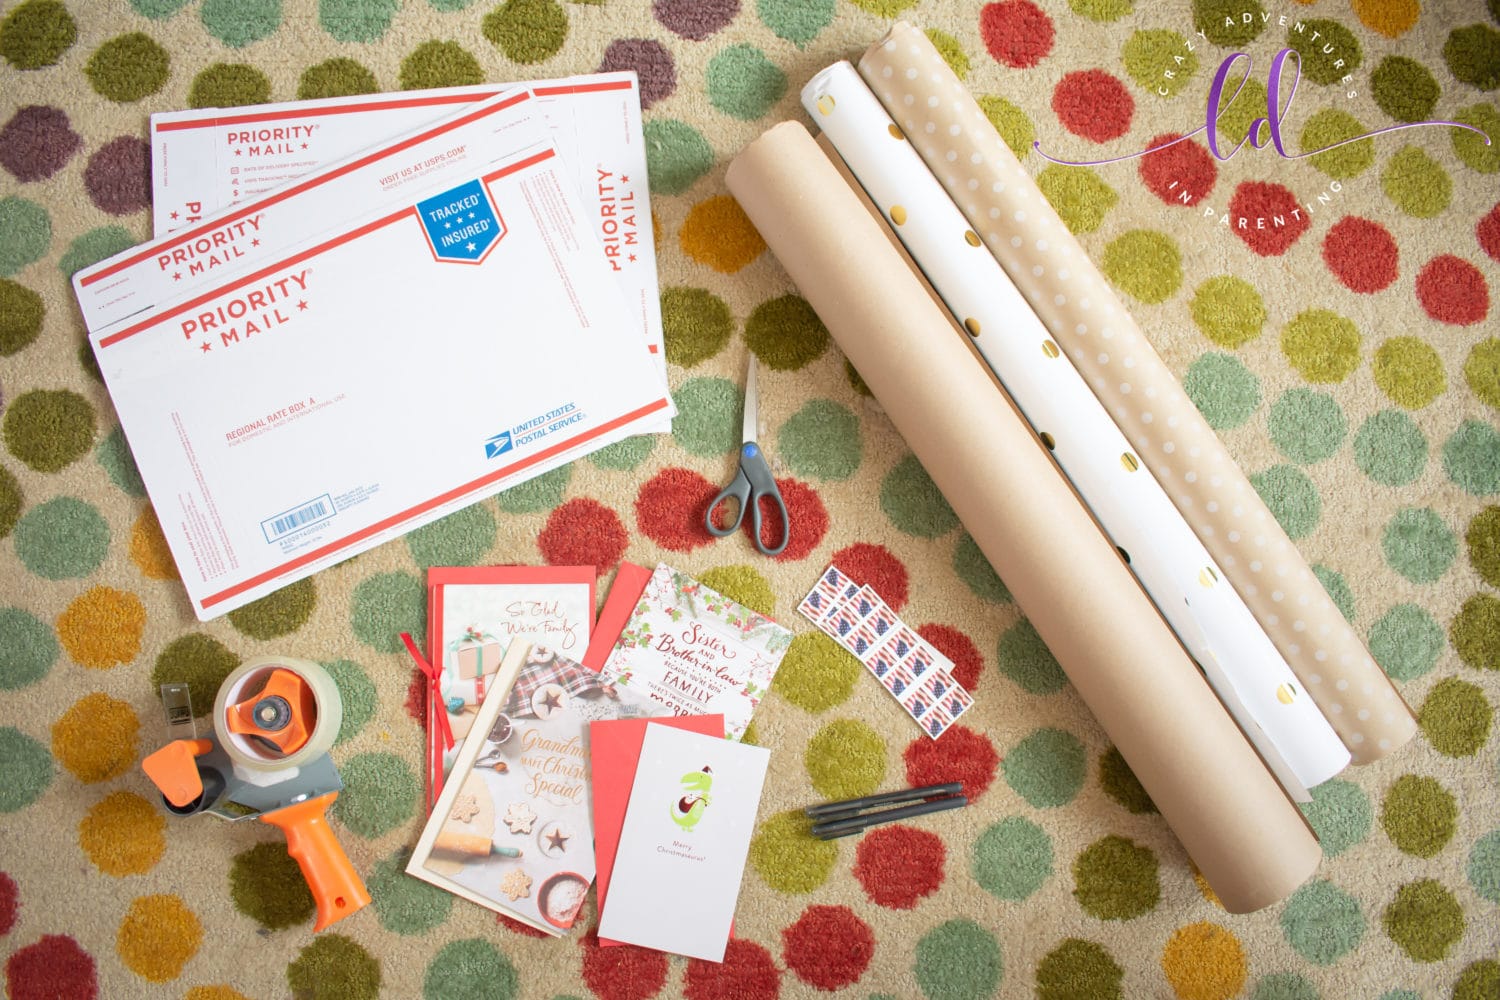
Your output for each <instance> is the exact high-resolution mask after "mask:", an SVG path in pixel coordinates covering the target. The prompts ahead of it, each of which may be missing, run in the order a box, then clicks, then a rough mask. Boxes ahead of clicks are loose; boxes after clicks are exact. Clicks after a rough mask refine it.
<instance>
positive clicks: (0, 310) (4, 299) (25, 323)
mask: <svg viewBox="0 0 1500 1000" xmlns="http://www.w3.org/2000/svg"><path fill="white" fill-rule="evenodd" d="M46 315H47V307H46V306H45V305H43V303H42V297H41V296H40V295H38V294H37V293H36V292H33V291H32V290H31V289H29V288H27V287H26V286H25V285H22V284H18V283H16V282H14V281H11V280H10V279H9V278H0V356H4V357H9V356H10V355H12V354H14V353H16V352H17V351H19V350H21V348H23V347H26V346H27V345H29V344H30V343H31V342H32V341H34V340H36V338H37V337H38V336H39V335H40V334H41V332H42V319H43V318H44V317H45V316H46Z"/></svg>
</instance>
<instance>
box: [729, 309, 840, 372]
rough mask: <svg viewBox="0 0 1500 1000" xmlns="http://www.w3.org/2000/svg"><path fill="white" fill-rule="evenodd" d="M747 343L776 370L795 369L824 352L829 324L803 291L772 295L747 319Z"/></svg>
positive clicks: (764, 361)
mask: <svg viewBox="0 0 1500 1000" xmlns="http://www.w3.org/2000/svg"><path fill="white" fill-rule="evenodd" d="M745 343H746V344H747V345H748V346H749V347H750V350H751V352H752V353H754V354H755V356H756V358H757V359H759V360H760V362H761V363H762V364H764V365H766V366H767V367H769V368H773V369H775V370H776V371H795V370H797V369H799V368H802V367H804V366H805V365H807V364H808V363H809V362H812V361H815V360H817V359H818V358H820V357H822V356H823V352H824V351H825V350H827V349H828V328H827V327H825V326H824V325H823V321H822V320H820V319H818V314H817V313H815V312H813V309H812V306H810V305H808V304H807V300H806V299H804V298H802V297H801V296H800V295H783V296H782V297H781V298H777V299H768V300H767V301H765V302H762V303H761V304H760V305H758V306H756V307H755V310H754V311H753V312H752V313H751V314H750V318H749V319H747V320H746V321H745Z"/></svg>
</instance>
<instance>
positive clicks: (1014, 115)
mask: <svg viewBox="0 0 1500 1000" xmlns="http://www.w3.org/2000/svg"><path fill="white" fill-rule="evenodd" d="M975 100H976V101H977V102H978V103H979V110H980V111H983V112H984V116H985V117H986V118H988V119H989V122H990V124H991V125H993V126H994V127H995V131H996V132H999V133H1000V138H1002V139H1004V140H1005V144H1006V145H1007V146H1009V147H1010V151H1011V152H1012V153H1015V154H1016V159H1018V160H1024V159H1026V154H1027V153H1029V152H1031V144H1032V143H1033V142H1035V141H1036V126H1035V125H1033V124H1032V123H1031V119H1030V118H1029V117H1028V116H1027V114H1026V112H1024V111H1022V110H1021V109H1020V108H1019V107H1017V106H1016V105H1014V104H1012V103H1011V102H1010V101H1007V100H1006V99H1005V98H1003V97H995V96H993V95H989V94H980V95H978V96H977V97H975Z"/></svg>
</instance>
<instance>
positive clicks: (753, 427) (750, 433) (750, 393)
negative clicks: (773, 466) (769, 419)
mask: <svg viewBox="0 0 1500 1000" xmlns="http://www.w3.org/2000/svg"><path fill="white" fill-rule="evenodd" d="M759 428H760V416H759V413H758V412H757V408H756V405H755V355H753V354H752V355H750V366H749V370H748V372H747V373H746V375H745V421H744V426H743V427H742V428H741V435H742V436H741V438H740V440H741V441H745V442H750V441H754V440H755V437H756V432H757V431H758V430H759Z"/></svg>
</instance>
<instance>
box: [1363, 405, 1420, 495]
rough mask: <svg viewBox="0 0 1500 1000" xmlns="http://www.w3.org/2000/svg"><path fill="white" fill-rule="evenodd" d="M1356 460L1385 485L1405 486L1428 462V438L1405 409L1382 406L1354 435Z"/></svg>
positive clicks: (1370, 474)
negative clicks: (1384, 407)
mask: <svg viewBox="0 0 1500 1000" xmlns="http://www.w3.org/2000/svg"><path fill="white" fill-rule="evenodd" d="M1354 462H1355V464H1356V465H1358V466H1359V468H1360V471H1361V472H1363V473H1364V474H1365V475H1367V476H1369V477H1370V478H1371V479H1372V480H1374V481H1375V482H1377V483H1379V484H1380V485H1382V486H1405V485H1406V484H1407V483H1410V482H1411V481H1412V480H1414V479H1416V478H1417V477H1418V476H1420V475H1421V474H1422V469H1423V467H1425V466H1426V465H1427V438H1426V437H1424V436H1423V435H1422V429H1421V428H1420V427H1418V426H1417V423H1416V421H1415V420H1413V419H1412V418H1411V417H1409V416H1407V415H1406V414H1405V413H1403V412H1401V411H1400V410H1382V411H1381V412H1379V413H1375V414H1372V415H1371V416H1370V417H1369V419H1367V420H1366V421H1365V422H1364V423H1363V424H1362V425H1360V428H1359V431H1358V433H1356V434H1355V435H1354Z"/></svg>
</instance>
